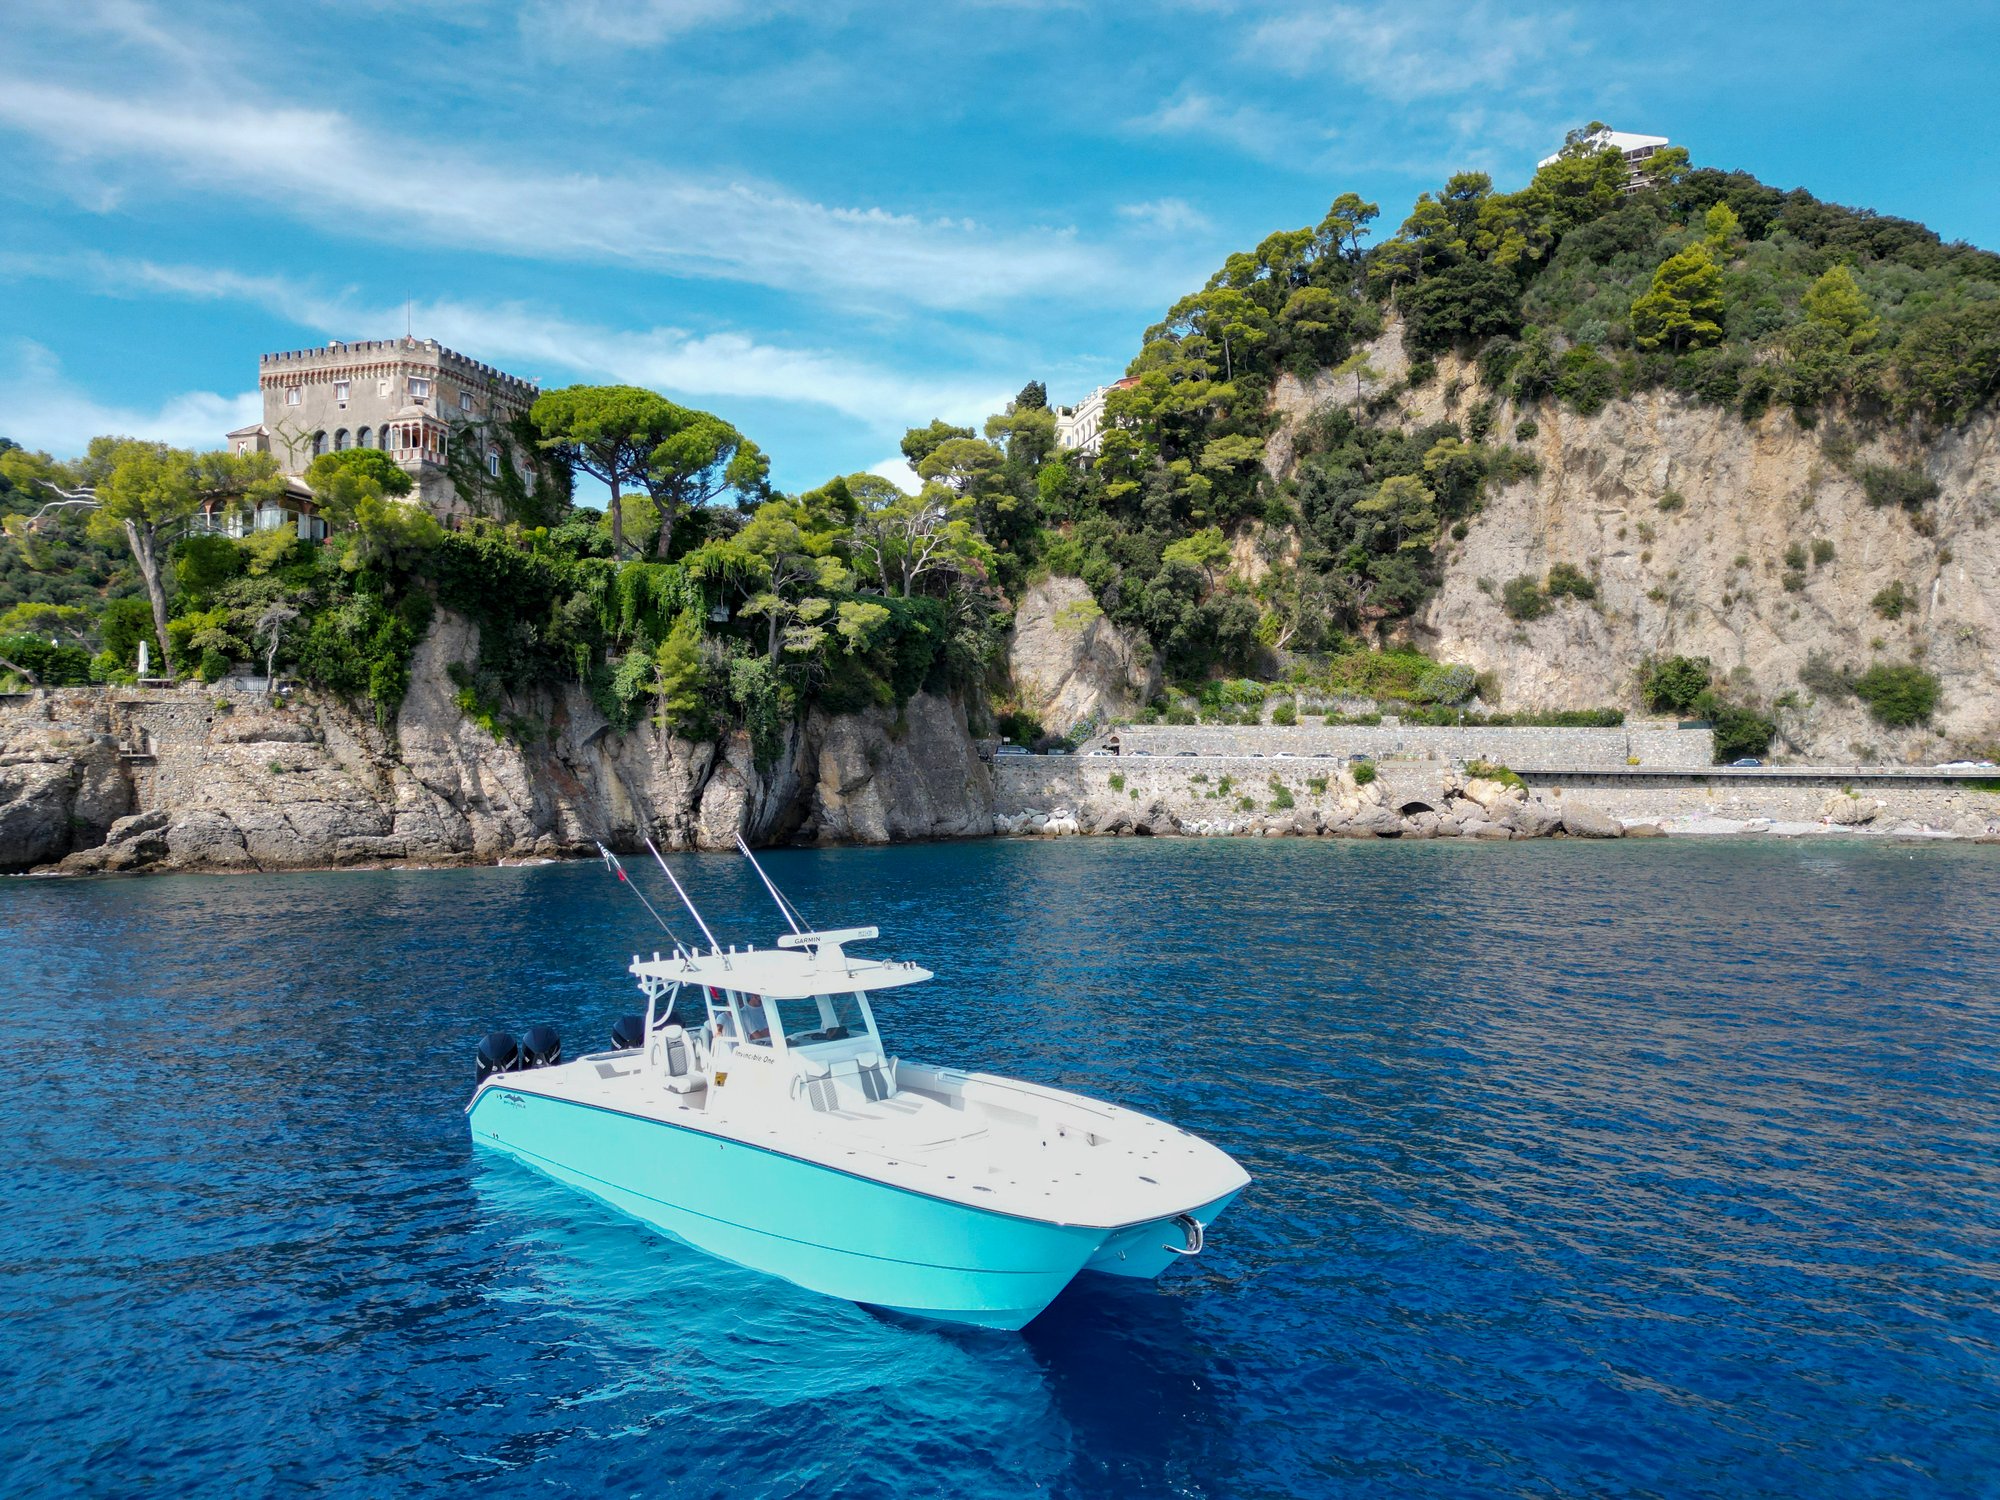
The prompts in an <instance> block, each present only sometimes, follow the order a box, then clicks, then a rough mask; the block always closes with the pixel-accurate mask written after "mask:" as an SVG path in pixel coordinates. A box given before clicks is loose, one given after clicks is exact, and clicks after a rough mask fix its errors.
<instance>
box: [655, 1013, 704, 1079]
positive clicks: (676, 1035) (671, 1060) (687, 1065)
mask: <svg viewBox="0 0 2000 1500" xmlns="http://www.w3.org/2000/svg"><path fill="white" fill-rule="evenodd" d="M652 1060H653V1061H654V1062H655V1063H656V1064H658V1065H659V1069H660V1073H661V1076H662V1078H663V1079H664V1080H665V1082H666V1086H667V1091H668V1092H669V1093H674V1094H692V1093H694V1092H695V1091H696V1090H698V1089H705V1088H707V1087H708V1079H707V1078H705V1077H704V1076H703V1075H702V1073H701V1070H700V1069H698V1068H697V1067H696V1066H695V1056H694V1042H693V1041H692V1040H691V1039H690V1038H689V1037H688V1034H687V1029H686V1028H685V1027H682V1026H663V1027H662V1028H660V1030H659V1031H657V1032H655V1033H654V1034H653V1053H652Z"/></svg>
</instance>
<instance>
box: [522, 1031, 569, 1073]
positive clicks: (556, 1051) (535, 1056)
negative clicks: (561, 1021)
mask: <svg viewBox="0 0 2000 1500" xmlns="http://www.w3.org/2000/svg"><path fill="white" fill-rule="evenodd" d="M561 1061H562V1038H561V1037H559V1036H557V1035H556V1029H555V1027H553V1026H530V1027H529V1028H528V1034H527V1035H526V1036H524V1037H522V1038H521V1066H522V1067H524V1068H546V1067H551V1066H553V1065H554V1064H556V1063H559V1062H561Z"/></svg>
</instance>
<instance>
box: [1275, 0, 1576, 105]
mask: <svg viewBox="0 0 2000 1500" xmlns="http://www.w3.org/2000/svg"><path fill="white" fill-rule="evenodd" d="M1570 33H1571V18H1570V17H1569V15H1568V14H1567V13H1564V12H1554V13H1541V14H1536V15H1514V14H1510V13H1508V12H1507V11H1505V10H1503V9H1500V8H1498V7H1496V6H1494V5H1492V4H1490V3H1473V4H1456V3H1444V0H1415V3H1399V4H1396V5H1393V6H1390V5H1375V6H1368V5H1324V4H1314V5H1310V6H1306V7H1304V8H1301V9H1298V10H1294V11H1290V12H1288V13H1285V14H1281V15H1276V16H1272V17H1269V18H1268V19H1266V20H1264V21H1263V22H1261V23H1259V24H1258V25H1257V26H1255V27H1253V28H1252V29H1251V31H1250V34H1249V36H1248V38H1247V39H1246V41H1245V45H1244V48H1243V51H1244V55H1245V57H1246V59H1249V60H1254V61H1255V62H1256V63H1257V64H1258V65H1259V66H1262V67H1270V68H1275V69H1277V70H1278V71H1280V72H1283V73H1288V74H1291V75H1292V76H1293V77H1307V76H1310V75H1313V74H1317V73H1320V72H1325V71H1331V72H1334V73H1337V74H1339V75H1340V76H1341V77H1343V78H1345V79H1347V80H1348V81H1349V82H1351V83H1354V84H1358V85H1359V86H1361V87H1362V88H1364V89H1366V90H1367V91H1368V92H1369V93H1371V94H1374V95H1376V96H1378V97H1381V98H1385V99H1391V100H1397V101H1403V100H1414V99H1424V98H1431V97H1436V96H1439V95H1448V94H1463V93H1469V92H1472V91H1474V90H1479V89H1497V88H1502V87H1505V86H1507V85H1509V84H1512V83H1514V82H1516V81H1517V79H1518V77H1519V75H1521V74H1522V73H1523V72H1525V71H1527V70H1529V69H1532V68H1535V67H1538V66H1539V65H1540V64H1541V63H1542V62H1543V60H1544V59H1545V58H1547V57H1548V56H1549V55H1550V54H1551V53H1553V52H1557V51H1561V50H1566V49H1567V48H1568V46H1569V44H1570Z"/></svg>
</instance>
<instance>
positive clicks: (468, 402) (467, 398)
mask: <svg viewBox="0 0 2000 1500" xmlns="http://www.w3.org/2000/svg"><path fill="white" fill-rule="evenodd" d="M458 409H459V410H460V411H471V410H472V392H470V391H460V392H459V393H458Z"/></svg>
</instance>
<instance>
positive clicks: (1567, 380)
mask: <svg viewBox="0 0 2000 1500" xmlns="http://www.w3.org/2000/svg"><path fill="white" fill-rule="evenodd" d="M1555 394H1556V397H1557V399H1559V400H1561V401H1565V402H1567V403H1569V405H1570V407H1571V409H1573V410H1574V411H1576V412H1577V414H1578V415H1580V416H1585V417H1591V416H1595V415H1596V414H1597V413H1598V412H1600V411H1602V410H1603V409H1604V407H1605V405H1606V404H1607V403H1608V402H1609V401H1610V400H1611V398H1612V397H1614V396H1616V395H1617V394H1618V372H1617V370H1616V369H1614V368H1613V367H1612V365H1611V362H1610V361H1609V360H1607V359H1606V358H1604V356H1603V355H1601V354H1599V353H1598V352H1597V351H1596V350H1595V349H1594V348H1592V347H1591V346H1590V345H1588V344H1578V345H1577V346H1576V347H1575V348H1573V349H1565V350H1564V351H1563V353H1562V357H1561V358H1560V359H1558V360H1557V361H1556V381H1555Z"/></svg>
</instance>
